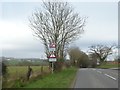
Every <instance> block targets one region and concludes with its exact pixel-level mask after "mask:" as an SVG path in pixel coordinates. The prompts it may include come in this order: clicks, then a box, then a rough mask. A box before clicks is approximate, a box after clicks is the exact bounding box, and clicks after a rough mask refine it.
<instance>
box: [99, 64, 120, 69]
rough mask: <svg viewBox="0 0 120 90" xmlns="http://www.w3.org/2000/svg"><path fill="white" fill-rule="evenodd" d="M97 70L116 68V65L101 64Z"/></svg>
mask: <svg viewBox="0 0 120 90" xmlns="http://www.w3.org/2000/svg"><path fill="white" fill-rule="evenodd" d="M119 66H120V64H119ZM97 68H118V64H112V63H103V64H101V65H100V66H98V67H97Z"/></svg>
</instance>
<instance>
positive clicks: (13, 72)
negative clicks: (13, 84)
mask: <svg viewBox="0 0 120 90" xmlns="http://www.w3.org/2000/svg"><path fill="white" fill-rule="evenodd" d="M7 68H8V77H9V78H11V79H12V78H15V77H16V78H19V77H20V76H25V75H26V73H27V69H28V67H27V66H8V67H7ZM31 68H32V69H33V74H37V73H41V66H31ZM48 68H49V67H48V66H44V67H43V71H44V72H48V71H49V70H48Z"/></svg>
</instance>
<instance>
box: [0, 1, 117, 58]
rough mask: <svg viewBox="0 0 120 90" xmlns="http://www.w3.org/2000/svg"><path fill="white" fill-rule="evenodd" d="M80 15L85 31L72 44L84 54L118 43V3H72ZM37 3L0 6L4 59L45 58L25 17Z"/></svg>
mask: <svg viewBox="0 0 120 90" xmlns="http://www.w3.org/2000/svg"><path fill="white" fill-rule="evenodd" d="M70 4H71V5H72V6H73V7H74V9H75V11H76V12H78V13H79V14H80V16H82V17H84V16H87V17H88V19H87V23H86V27H85V28H84V29H85V32H84V34H83V35H81V38H80V39H78V40H76V41H74V42H72V43H71V46H78V47H79V48H80V49H81V50H83V51H85V52H87V51H88V47H89V46H90V45H93V44H107V45H110V44H113V43H116V44H117V43H118V6H117V5H118V4H117V2H99V3H96V2H77V3H75V2H72V3H70ZM40 6H41V3H38V2H21V3H20V2H17V3H16V2H1V3H0V11H1V16H0V17H2V18H0V41H1V42H0V51H2V52H0V53H1V56H7V57H21V58H22V57H23V58H30V57H36V58H37V57H38V58H45V55H44V46H43V45H42V43H41V42H40V40H39V39H38V38H36V37H34V36H33V35H32V34H33V32H32V30H31V29H30V27H29V21H28V17H30V16H31V15H32V12H33V11H34V10H35V9H37V8H40Z"/></svg>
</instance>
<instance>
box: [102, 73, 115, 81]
mask: <svg viewBox="0 0 120 90" xmlns="http://www.w3.org/2000/svg"><path fill="white" fill-rule="evenodd" d="M104 75H106V76H107V77H109V78H111V79H113V80H117V79H116V78H114V77H112V76H110V75H108V74H104Z"/></svg>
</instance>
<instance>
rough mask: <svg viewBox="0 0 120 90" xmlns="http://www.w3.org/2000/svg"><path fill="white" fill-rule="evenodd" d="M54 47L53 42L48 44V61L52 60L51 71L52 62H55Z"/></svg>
mask: <svg viewBox="0 0 120 90" xmlns="http://www.w3.org/2000/svg"><path fill="white" fill-rule="evenodd" d="M55 47H56V45H55V44H54V43H52V44H50V45H49V54H50V55H49V57H48V58H49V62H52V73H53V71H54V62H56V55H55Z"/></svg>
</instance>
